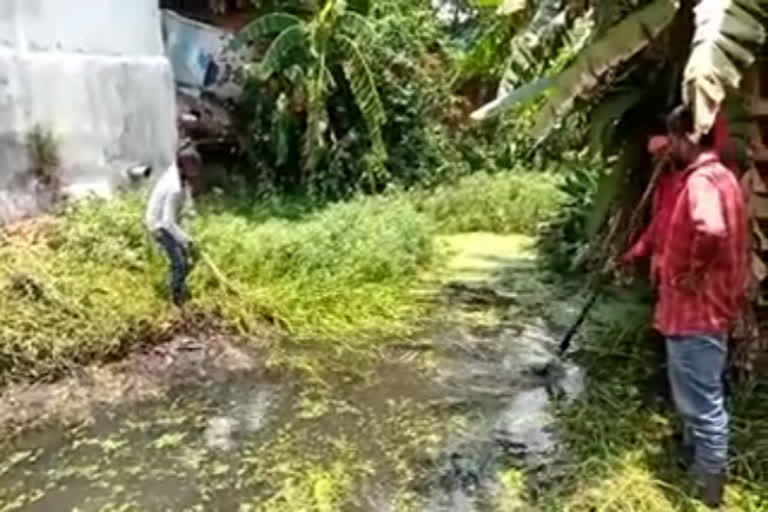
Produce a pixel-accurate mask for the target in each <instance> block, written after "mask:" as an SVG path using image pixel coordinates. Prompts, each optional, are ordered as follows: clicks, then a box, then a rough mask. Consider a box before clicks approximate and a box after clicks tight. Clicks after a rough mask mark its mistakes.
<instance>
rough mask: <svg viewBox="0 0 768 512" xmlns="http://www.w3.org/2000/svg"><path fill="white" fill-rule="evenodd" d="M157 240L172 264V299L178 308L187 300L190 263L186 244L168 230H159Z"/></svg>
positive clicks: (155, 234)
mask: <svg viewBox="0 0 768 512" xmlns="http://www.w3.org/2000/svg"><path fill="white" fill-rule="evenodd" d="M154 237H155V240H157V243H158V244H160V247H162V248H163V250H164V251H165V254H166V255H167V256H168V260H169V261H170V263H171V299H172V300H173V303H174V304H176V305H177V306H181V305H183V304H184V302H185V301H186V300H187V298H188V296H189V293H188V291H187V276H188V275H189V271H190V261H189V254H188V251H187V249H186V248H185V247H184V244H182V243H181V242H179V241H178V240H176V239H175V238H174V237H173V235H171V233H170V232H169V231H168V230H166V229H162V228H161V229H158V230H157V231H155V233H154Z"/></svg>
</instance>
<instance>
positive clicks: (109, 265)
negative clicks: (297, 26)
mask: <svg viewBox="0 0 768 512" xmlns="http://www.w3.org/2000/svg"><path fill="white" fill-rule="evenodd" d="M541 176H542V175H540V174H530V175H525V174H520V173H507V174H501V175H494V176H486V175H481V176H476V177H471V178H467V179H465V180H462V181H460V182H459V183H457V184H454V185H452V186H451V187H444V188H441V189H438V190H437V191H435V192H434V193H433V194H428V193H427V192H408V193H400V194H394V195H389V196H381V197H373V198H370V197H369V198H360V199H355V200H352V201H349V202H346V203H338V204H331V205H324V206H317V205H312V204H309V203H306V202H302V201H295V200H293V201H292V200H269V201H256V200H254V201H242V200H237V201H235V200H232V199H231V198H230V199H227V198H207V199H205V200H203V201H201V203H200V205H199V211H198V213H199V215H198V216H197V218H196V219H195V220H193V221H191V222H190V223H189V224H188V229H189V231H190V232H191V233H192V234H193V236H194V238H195V239H196V240H197V241H198V243H199V245H200V247H201V248H202V249H203V251H205V252H206V254H207V255H208V256H209V257H210V258H211V260H212V261H213V262H215V264H216V266H217V267H218V268H219V269H220V270H221V271H222V272H223V274H224V275H225V276H226V280H227V281H228V282H229V284H231V285H232V287H230V286H225V285H224V284H223V283H222V282H221V280H220V279H219V278H218V276H217V275H215V273H214V272H212V271H211V269H210V268H209V267H208V266H207V265H205V264H204V263H203V262H200V263H199V264H198V266H197V267H196V268H195V270H194V272H193V274H192V276H191V278H190V285H191V288H192V290H193V293H194V302H193V304H192V307H193V308H194V310H195V311H202V312H204V313H206V314H215V315H216V316H217V317H218V318H220V319H223V320H224V321H225V322H226V323H228V324H230V325H232V326H238V327H240V328H241V329H243V330H244V331H246V332H247V333H249V334H254V333H255V332H257V331H258V330H259V329H260V328H261V327H263V323H262V320H263V319H264V318H265V317H268V318H273V319H277V321H278V322H279V325H280V326H281V327H282V328H284V330H285V333H286V334H288V335H290V336H292V337H294V338H296V339H299V340H308V339H311V340H313V341H315V342H323V341H326V342H327V341H331V342H334V343H336V342H343V343H345V344H363V343H367V342H370V341H371V340H374V339H375V337H377V336H379V337H381V336H387V335H392V334H398V333H402V332H404V331H405V330H406V329H408V328H409V327H410V326H412V322H413V320H414V319H415V318H417V317H418V316H419V315H420V314H422V313H424V312H425V308H426V305H425V304H424V301H423V297H420V296H419V295H418V294H416V293H414V290H415V289H417V288H419V286H418V284H419V283H418V281H419V280H420V279H422V277H423V276H424V275H426V274H427V271H428V270H430V269H432V268H434V267H435V265H436V263H437V262H439V261H440V258H439V257H438V252H439V251H436V249H435V244H434V240H435V234H436V233H437V232H438V231H456V230H463V229H482V230H496V229H499V230H504V231H509V230H525V231H530V230H531V229H533V227H534V226H535V224H536V223H537V222H538V221H540V220H543V219H544V218H545V216H546V215H550V214H551V213H552V212H551V210H547V208H550V207H551V208H554V205H555V204H556V200H554V199H551V198H552V197H556V195H557V193H556V191H555V187H554V184H553V182H552V180H551V178H542V177H541ZM547 183H549V185H546V184H547ZM548 186H549V187H550V189H547V190H545V189H546V187H548ZM545 192H546V193H547V194H548V197H550V199H551V200H548V201H549V202H548V201H544V200H543V199H542V197H543V196H544V195H545ZM529 196H530V197H534V196H535V199H531V200H526V199H525V198H526V197H529ZM545 205H549V206H546V207H545ZM143 206H144V205H143V200H142V198H140V197H139V196H135V195H134V196H128V197H124V198H121V199H117V200H113V201H109V202H104V201H98V200H95V201H89V202H85V203H80V204H79V205H77V206H74V207H72V208H70V209H69V210H68V211H66V212H65V213H63V214H62V215H60V216H58V217H55V218H53V219H51V220H50V222H46V223H44V224H42V225H41V227H39V229H36V230H31V231H30V233H28V235H29V236H19V235H7V236H4V237H3V238H2V241H0V262H1V264H0V315H2V318H3V322H2V324H0V340H2V343H1V344H0V373H2V374H4V375H5V376H9V375H15V376H19V377H30V376H31V377H38V376H41V375H43V374H47V373H50V372H52V371H54V370H58V369H61V368H62V367H63V366H66V365H67V364H69V363H70V362H76V363H84V362H87V361H90V360H92V359H104V358H108V357H117V356H120V355H122V354H123V353H124V352H125V351H126V350H128V349H130V348H131V347H132V346H135V345H136V344H137V343H142V342H147V341H151V340H152V338H153V336H155V335H157V334H158V333H161V332H165V331H166V330H167V329H168V328H170V327H171V326H173V325H176V324H178V323H179V321H180V315H179V314H178V313H176V312H174V310H173V309H172V308H171V307H170V306H169V305H168V301H167V298H166V288H167V284H166V280H167V269H166V265H167V263H166V262H165V259H164V257H163V256H162V255H161V254H160V253H159V251H158V250H157V248H156V247H155V244H154V243H153V242H151V241H150V240H149V238H148V236H147V234H146V233H145V230H144V227H143V222H142V218H143ZM478 212H480V213H478ZM231 288H235V289H236V290H237V292H233V291H232V289H231Z"/></svg>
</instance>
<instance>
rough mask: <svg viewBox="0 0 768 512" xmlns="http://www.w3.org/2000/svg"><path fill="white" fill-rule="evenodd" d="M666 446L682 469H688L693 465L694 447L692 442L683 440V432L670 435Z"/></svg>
mask: <svg viewBox="0 0 768 512" xmlns="http://www.w3.org/2000/svg"><path fill="white" fill-rule="evenodd" d="M666 446H667V450H668V453H670V454H671V455H672V456H673V457H674V458H675V462H676V463H677V466H678V467H679V468H680V469H681V470H683V471H688V470H690V469H691V468H692V467H693V459H694V447H693V445H692V444H685V443H684V442H683V435H682V433H680V432H678V433H675V434H672V435H671V436H669V437H668V438H667V440H666Z"/></svg>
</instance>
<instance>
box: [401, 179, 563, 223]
mask: <svg viewBox="0 0 768 512" xmlns="http://www.w3.org/2000/svg"><path fill="white" fill-rule="evenodd" d="M558 182H559V179H558V178H557V177H556V176H555V175H553V174H550V173H543V172H542V173H532V172H525V173H524V172H512V171H510V172H505V173H500V174H496V175H488V174H484V173H477V174H473V175H472V176H468V177H466V178H462V179H461V180H460V181H459V182H458V184H457V185H440V186H438V187H436V188H435V189H434V190H429V191H424V192H417V193H414V196H415V198H416V203H417V205H418V208H419V210H421V211H424V212H426V213H427V214H428V215H429V216H430V217H431V218H433V219H435V221H436V222H437V225H438V228H439V230H440V232H442V233H466V232H471V231H490V232H494V233H502V234H514V233H519V234H527V235H535V234H537V232H538V229H539V226H540V225H541V224H542V223H543V222H544V221H546V220H547V219H549V218H550V217H551V216H552V215H553V214H554V213H555V212H556V211H558V208H559V207H560V203H561V193H560V191H559V189H558Z"/></svg>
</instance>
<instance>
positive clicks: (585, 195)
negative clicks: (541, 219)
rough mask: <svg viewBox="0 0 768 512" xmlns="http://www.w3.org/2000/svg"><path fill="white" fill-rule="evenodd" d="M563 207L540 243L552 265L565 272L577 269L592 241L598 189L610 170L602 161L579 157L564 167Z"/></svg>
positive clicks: (543, 234) (548, 222)
mask: <svg viewBox="0 0 768 512" xmlns="http://www.w3.org/2000/svg"><path fill="white" fill-rule="evenodd" d="M560 173H561V174H562V175H563V181H562V183H561V185H560V192H561V193H562V195H563V202H562V203H561V204H562V206H561V208H560V210H559V211H558V212H557V213H556V214H555V215H553V216H552V217H551V218H550V219H548V220H547V222H546V224H545V225H544V226H543V229H542V233H541V238H540V241H539V246H540V248H541V249H542V250H543V252H544V253H545V254H546V256H547V258H548V259H549V264H550V265H552V266H553V268H554V269H556V270H558V271H561V272H568V271H573V270H576V269H577V268H578V267H579V266H580V264H582V263H584V261H583V256H584V254H585V252H586V250H587V249H588V248H589V244H590V242H591V241H592V239H591V238H589V237H588V236H587V233H588V232H589V229H590V219H591V217H592V211H593V208H594V207H595V204H596V201H599V198H598V190H599V185H600V183H601V181H602V177H603V176H605V175H606V169H605V166H604V164H603V163H602V162H600V161H599V160H594V161H589V160H577V161H574V162H571V163H567V164H565V165H564V166H563V168H561V170H560Z"/></svg>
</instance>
